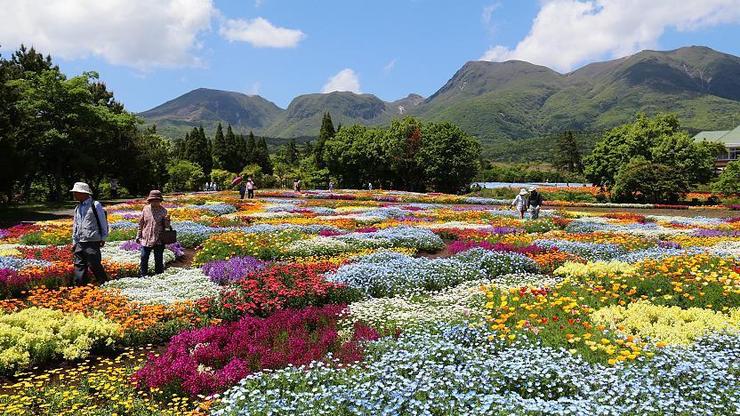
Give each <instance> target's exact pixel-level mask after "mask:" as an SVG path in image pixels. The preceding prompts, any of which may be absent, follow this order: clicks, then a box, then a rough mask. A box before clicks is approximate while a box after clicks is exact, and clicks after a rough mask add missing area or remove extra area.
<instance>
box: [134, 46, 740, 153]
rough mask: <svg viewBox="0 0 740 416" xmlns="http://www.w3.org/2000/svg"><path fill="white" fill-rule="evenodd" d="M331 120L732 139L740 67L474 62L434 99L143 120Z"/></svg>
mask: <svg viewBox="0 0 740 416" xmlns="http://www.w3.org/2000/svg"><path fill="white" fill-rule="evenodd" d="M326 111H328V112H329V113H331V116H332V119H333V120H334V124H335V125H336V124H338V123H341V124H342V125H349V124H354V123H360V124H366V125H384V124H388V123H389V122H390V121H391V120H392V119H393V118H394V117H402V116H405V115H412V116H416V117H419V118H421V119H423V120H433V121H451V122H453V123H455V124H457V125H459V126H460V127H462V128H463V129H464V130H465V131H467V132H468V133H470V134H473V135H475V136H477V137H478V138H479V139H480V140H481V142H482V143H483V144H484V145H493V144H496V143H501V142H502V141H503V142H506V141H511V140H519V139H526V138H533V137H542V136H546V135H548V134H551V133H555V132H559V131H563V130H578V131H598V130H603V129H606V128H610V127H613V126H615V125H618V124H621V123H625V122H628V121H630V120H631V119H633V118H634V116H635V114H636V113H638V112H645V113H648V114H654V113H657V112H666V111H667V112H674V113H677V114H678V116H679V118H680V119H681V121H682V123H683V125H684V126H686V127H687V128H689V129H692V130H702V129H727V128H732V127H735V124H736V123H738V122H740V117H738V116H740V58H739V57H737V56H734V55H730V54H725V53H721V52H718V51H715V50H713V49H710V48H707V47H701V46H691V47H684V48H680V49H676V50H672V51H650V50H645V51H642V52H638V53H636V54H634V55H630V56H627V57H623V58H619V59H614V60H611V61H605V62H597V63H592V64H588V65H586V66H583V67H581V68H579V69H577V70H575V71H573V72H569V73H566V74H561V73H558V72H556V71H554V70H552V69H550V68H547V67H544V66H540V65H535V64H532V63H529V62H524V61H507V62H488V61H471V62H467V63H466V64H465V65H463V66H462V68H460V69H459V70H458V71H457V72H456V73H455V74H454V75H453V76H452V78H450V80H449V81H447V83H445V84H444V85H443V86H442V87H441V88H440V89H439V90H437V91H436V92H435V93H434V94H432V95H431V96H429V97H428V98H424V97H422V96H420V95H418V94H409V95H408V96H407V97H405V98H402V99H400V100H397V101H392V102H388V101H383V100H381V99H380V98H378V97H376V96H375V95H372V94H355V93H352V92H332V93H326V94H306V95H300V96H298V97H296V98H294V99H293V100H292V101H291V103H290V104H289V105H288V108H287V109H282V108H280V107H278V106H277V105H275V104H274V103H272V102H270V101H268V100H266V99H264V98H262V97H260V96H258V95H246V94H242V93H238V92H231V91H220V90H212V89H206V88H198V89H196V90H193V91H190V92H188V93H186V94H184V95H182V96H180V97H177V98H175V99H173V100H171V101H168V102H166V103H164V104H162V105H159V106H157V107H155V108H153V109H151V110H148V111H145V112H143V113H140V114H139V115H140V116H141V117H142V118H143V119H144V120H145V121H146V122H147V123H148V124H151V123H154V124H156V125H157V128H158V130H159V131H160V132H162V133H163V134H166V135H169V136H171V137H181V136H182V135H184V133H185V131H188V130H189V129H191V128H192V127H193V126H197V125H201V124H202V125H203V126H204V127H205V128H206V129H210V130H211V131H212V130H213V129H215V126H216V124H218V123H219V122H221V123H223V124H231V125H232V127H233V128H234V129H235V131H237V132H242V133H247V132H248V131H250V130H252V131H254V132H255V134H258V135H263V136H268V137H276V138H289V137H304V138H305V137H306V136H316V135H318V131H319V126H320V124H321V117H322V115H323V113H324V112H326Z"/></svg>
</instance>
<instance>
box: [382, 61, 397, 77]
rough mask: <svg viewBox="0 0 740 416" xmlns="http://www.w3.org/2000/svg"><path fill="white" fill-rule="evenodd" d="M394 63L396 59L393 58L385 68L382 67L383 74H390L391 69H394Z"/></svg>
mask: <svg viewBox="0 0 740 416" xmlns="http://www.w3.org/2000/svg"><path fill="white" fill-rule="evenodd" d="M396 61H397V59H396V58H393V59H391V61H390V62H388V63H387V64H385V66H384V67H383V73H384V74H386V75H388V74H390V73H391V71H393V68H395V67H396Z"/></svg>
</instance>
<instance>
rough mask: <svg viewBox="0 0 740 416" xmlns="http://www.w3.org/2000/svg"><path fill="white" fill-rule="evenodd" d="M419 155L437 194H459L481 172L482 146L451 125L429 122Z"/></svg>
mask: <svg viewBox="0 0 740 416" xmlns="http://www.w3.org/2000/svg"><path fill="white" fill-rule="evenodd" d="M421 135H422V144H421V147H420V148H419V152H418V153H417V154H416V158H417V162H418V163H419V165H420V166H423V167H424V173H425V176H426V182H427V184H428V185H429V186H430V187H431V188H432V189H433V190H435V191H440V192H447V193H456V192H459V191H461V190H462V189H463V188H465V187H466V186H468V185H469V184H470V181H472V180H473V178H474V177H475V175H476V174H477V173H478V157H479V156H480V143H478V141H477V140H475V139H474V138H473V137H471V136H469V135H467V134H466V133H465V132H463V131H462V129H460V128H459V127H457V126H455V125H453V124H452V123H449V122H443V123H428V124H425V125H423V126H422V129H421Z"/></svg>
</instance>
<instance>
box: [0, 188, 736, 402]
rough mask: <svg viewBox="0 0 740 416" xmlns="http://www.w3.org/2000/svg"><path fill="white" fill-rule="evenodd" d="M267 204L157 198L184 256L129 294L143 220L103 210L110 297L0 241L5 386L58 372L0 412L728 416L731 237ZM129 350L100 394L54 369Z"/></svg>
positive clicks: (695, 227) (592, 218) (53, 250)
mask: <svg viewBox="0 0 740 416" xmlns="http://www.w3.org/2000/svg"><path fill="white" fill-rule="evenodd" d="M266 195H269V192H266V191H259V192H258V197H264V196H266ZM274 195H275V196H279V198H262V199H258V200H254V201H252V200H250V201H241V200H239V199H238V197H237V196H236V194H235V193H234V192H222V193H196V194H182V195H177V196H171V197H168V198H167V201H166V206H167V209H168V210H169V211H170V213H171V215H172V216H173V219H174V221H173V225H174V227H175V229H177V230H178V231H179V232H178V237H179V238H180V244H178V245H173V246H169V247H168V248H169V250H167V251H166V253H167V260H168V261H171V260H172V259H174V258H175V257H176V256H181V255H183V254H186V256H185V257H183V258H181V259H179V260H178V261H177V263H176V264H177V266H178V268H170V269H168V270H167V271H166V272H165V273H164V274H162V275H157V276H153V277H148V278H144V279H140V278H136V277H133V276H137V275H138V262H139V250H140V247H139V245H138V244H136V243H135V242H134V241H131V239H132V238H133V233H135V230H136V228H137V220H138V218H139V215H140V212H141V208H142V206H143V201H130V202H128V203H125V204H120V205H113V206H108V207H106V208H107V210H108V218H109V221H110V222H111V229H112V233H111V235H112V237H111V238H110V240H111V241H109V242H108V243H107V244H106V247H105V249H104V250H103V261H104V265H105V267H106V269H107V271H108V272H109V274H110V275H111V276H112V277H115V278H118V280H115V281H111V282H109V283H106V284H105V285H103V286H102V287H101V286H96V285H88V286H82V287H67V285H69V284H70V283H71V274H72V264H71V263H72V253H71V246H70V244H69V240H68V238H69V229H70V225H71V224H70V221H69V220H57V221H50V222H41V223H37V224H33V225H22V226H16V227H11V228H9V229H4V230H0V266H2V267H0V296H2V297H4V299H3V300H0V311H2V312H1V314H0V317H4V318H7V317H21V318H22V319H20V321H22V322H23V325H26V326H28V327H29V328H33V329H32V330H30V331H26V332H23V330H22V329H20V328H21V327H20V326H12V325H10V326H8V327H6V328H5V329H4V330H3V331H5V333H7V334H12V335H8V336H6V337H5V338H0V343H3V342H4V344H2V347H3V351H6V350H7V352H6V354H7V355H6V358H5V359H6V361H7V371H6V373H10V372H13V371H16V370H20V369H24V368H28V367H29V366H34V365H36V364H41V365H43V366H55V365H56V362H58V361H62V360H67V361H68V362H67V363H66V364H65V365H64V366H62V368H54V369H51V368H50V369H49V370H48V371H46V372H44V373H41V374H37V373H27V374H19V375H18V376H19V377H21V378H20V379H18V380H19V382H18V383H15V384H11V383H12V381H8V382H3V383H2V385H0V413H3V412H4V413H8V414H18V415H36V414H75V412H77V413H79V412H82V411H83V410H82V409H85V410H84V411H89V412H91V413H92V414H107V415H109V414H113V413H117V414H131V415H133V416H143V415H147V416H148V415H152V414H187V413H186V412H189V411H192V412H193V414H197V415H198V416H201V415H204V414H205V413H206V412H211V413H213V414H218V415H227V414H229V415H231V414H234V415H236V414H250V415H251V414H256V415H260V414H445V415H468V414H610V415H611V414H614V415H622V414H625V415H632V414H651V415H653V414H654V415H665V414H678V413H681V414H712V415H714V414H728V415H729V414H735V413H737V412H738V409H737V405H736V404H737V402H739V401H740V397H738V394H737V392H738V391H740V389H739V388H738V387H739V386H738V381H737V377H735V375H736V374H735V373H736V368H735V367H736V361H737V357H738V356H739V355H740V354H739V352H740V347H739V345H740V341H738V339H740V331H739V330H738V329H739V328H738V325H739V323H738V319H740V315H738V310H740V236H738V232H740V220H738V219H737V218H707V217H682V216H676V215H672V216H666V215H643V214H634V213H629V212H620V211H617V210H611V211H610V212H605V213H593V212H580V211H577V210H573V209H567V208H564V209H561V210H558V211H553V210H543V212H542V218H541V219H539V220H535V221H533V220H530V219H524V220H521V219H519V218H517V215H516V213H515V212H513V211H511V210H505V209H501V208H500V207H498V206H495V205H490V204H493V203H495V202H496V201H493V200H485V199H467V200H466V198H467V197H459V196H451V195H442V194H412V193H403V192H366V191H363V192H347V193H342V194H330V193H326V192H310V193H308V194H303V195H306V196H307V198H302V197H300V196H299V194H294V193H291V192H288V193H275V194H274ZM283 197H287V198H289V199H285V198H283ZM505 202H507V203H508V201H505ZM57 244H59V245H57ZM183 247H187V249H184V248H183ZM191 259H192V263H191ZM152 261H153V259H152ZM336 305H347V306H346V308H343V307H339V306H336ZM38 310H41V311H44V312H37V311H38ZM60 314H61V315H60ZM42 315H43V316H42ZM7 319H11V318H7ZM12 319H15V318H12ZM101 320H102V321H101ZM100 322H105V324H104V325H103V326H104V327H105V328H116V330H115V331H114V332H115V336H110V337H104V336H103V335H101V333H100V332H96V331H97V329H96V328H101V325H102V324H101V323H100ZM58 325H62V326H64V325H70V326H65V328H70V331H68V332H64V335H63V333H62V332H63V331H61V329H57V328H58V327H57V326H58ZM357 325H359V326H357ZM363 325H368V327H365V326H363ZM49 328H54V329H49ZM370 328H372V329H370ZM78 329H79V331H78ZM55 331H56V332H55ZM65 331H66V329H65ZM75 331H77V332H75ZM86 331H87V332H86ZM24 334H25V335H24ZM378 334H383V337H381V338H378V339H376V338H377V336H378ZM24 337H25V338H24ZM44 337H47V338H44ZM55 337H56V338H55ZM52 338H55V339H56V340H55V341H53V342H52V341H51V339H52ZM108 338H110V339H111V340H112V342H110V343H109V342H108ZM47 339H48V340H49V341H48V342H47ZM361 339H362V340H368V342H365V341H362V342H360V341H359V340H361ZM28 340H33V342H32V343H30V344H29V342H27V341H28ZM370 340H374V341H370ZM88 342H89V343H88ZM65 343H66V344H65ZM64 345H75V347H72V348H71V349H69V350H68V351H69V354H68V355H67V356H66V357H65V355H64V351H67V349H66V347H65V346H64ZM31 346H32V347H31ZM39 346H40V347H39ZM128 346H134V347H143V348H145V349H147V350H149V351H152V352H153V354H152V355H151V357H150V358H148V359H147V362H146V364H145V367H144V369H143V370H142V369H141V364H144V363H143V362H140V361H139V364H137V365H136V366H129V365H128V364H127V363H122V362H119V360H118V358H120V357H124V356H125V355H126V354H127V353H123V355H120V356H118V357H117V358H112V359H111V362H112V364H111V369H110V370H109V371H110V374H111V375H110V379H109V380H110V386H109V387H105V384H104V383H103V384H101V383H102V381H101V380H102V379H101V378H100V377H104V376H105V374H103V375H101V374H99V373H96V374H88V373H87V371H89V370H88V369H87V367H85V366H86V365H87V364H86V362H84V361H83V362H80V363H79V364H78V363H74V362H69V361H70V360H69V359H71V361H74V360H77V359H78V358H82V357H83V356H85V355H87V354H89V355H91V357H89V358H90V359H91V361H96V360H98V358H97V357H96V355H97V354H98V353H100V352H105V353H106V354H110V355H112V356H113V357H116V354H119V353H121V351H124V348H126V347H128ZM37 347H39V348H37ZM46 347H48V348H49V350H44V349H43V348H46ZM34 348H35V349H34ZM42 350H43V351H42ZM23 351H29V354H28V360H25V358H24V357H25V356H24V355H23ZM49 351H52V352H49ZM140 351H141V350H140ZM73 352H74V353H73ZM0 354H1V352H0ZM141 354H143V352H141ZM360 357H362V360H361V361H359V362H355V361H356V360H358V359H359V358H360ZM68 358H69V359H68ZM78 365H79V371H78V370H77V367H76V366H78ZM42 368H45V367H42ZM64 368H69V369H70V370H69V371H70V373H69V379H67V373H66V371H67V370H64ZM119 369H125V370H120V371H119ZM139 370H140V371H139ZM268 370H269V371H268ZM38 371H44V370H38ZM100 371H102V370H100ZM137 372H138V375H137V376H136V381H138V383H134V382H132V381H131V380H130V379H128V377H130V376H131V375H132V374H134V373H137ZM62 374H65V379H64V380H62V379H61V375H62ZM83 374H84V376H82V377H78V376H77V375H83ZM47 376H48V377H47ZM98 376H100V377H98ZM23 380H28V383H30V384H26V381H23ZM66 380H74V381H73V382H72V383H71V384H69V385H67V384H66V383H65V381H66ZM86 383H87V384H86ZM717 386H720V387H717ZM232 387H233V388H232ZM229 388H232V389H231V390H229V391H228V392H227V393H225V394H224V395H218V396H212V397H208V398H206V397H204V396H205V395H209V394H211V393H216V392H222V391H224V390H226V389H229ZM21 392H22V393H21ZM183 394H184V395H186V396H187V399H183ZM196 408H198V410H195V409H196Z"/></svg>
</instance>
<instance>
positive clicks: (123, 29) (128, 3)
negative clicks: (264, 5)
mask: <svg viewBox="0 0 740 416" xmlns="http://www.w3.org/2000/svg"><path fill="white" fill-rule="evenodd" d="M0 10H2V16H3V18H2V24H0V42H2V47H3V48H15V47H17V46H19V45H20V44H21V43H25V44H26V45H33V46H34V47H35V48H36V49H38V50H39V51H41V52H43V53H44V54H46V53H50V54H51V55H52V56H58V57H62V58H67V59H75V58H84V57H87V56H97V57H101V58H103V59H104V60H106V61H107V62H109V63H111V64H115V65H124V66H129V67H133V68H137V69H140V70H148V69H151V68H154V67H177V66H190V65H200V64H201V61H200V60H199V59H198V58H197V57H196V56H194V55H193V53H194V52H195V51H196V50H198V49H200V47H201V45H200V41H199V35H200V34H201V33H203V32H205V31H207V30H209V29H210V23H211V20H212V18H213V17H214V16H216V15H217V14H218V10H217V9H216V8H215V6H214V4H213V2H212V0H159V1H152V0H105V1H99V0H24V1H14V0H0Z"/></svg>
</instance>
